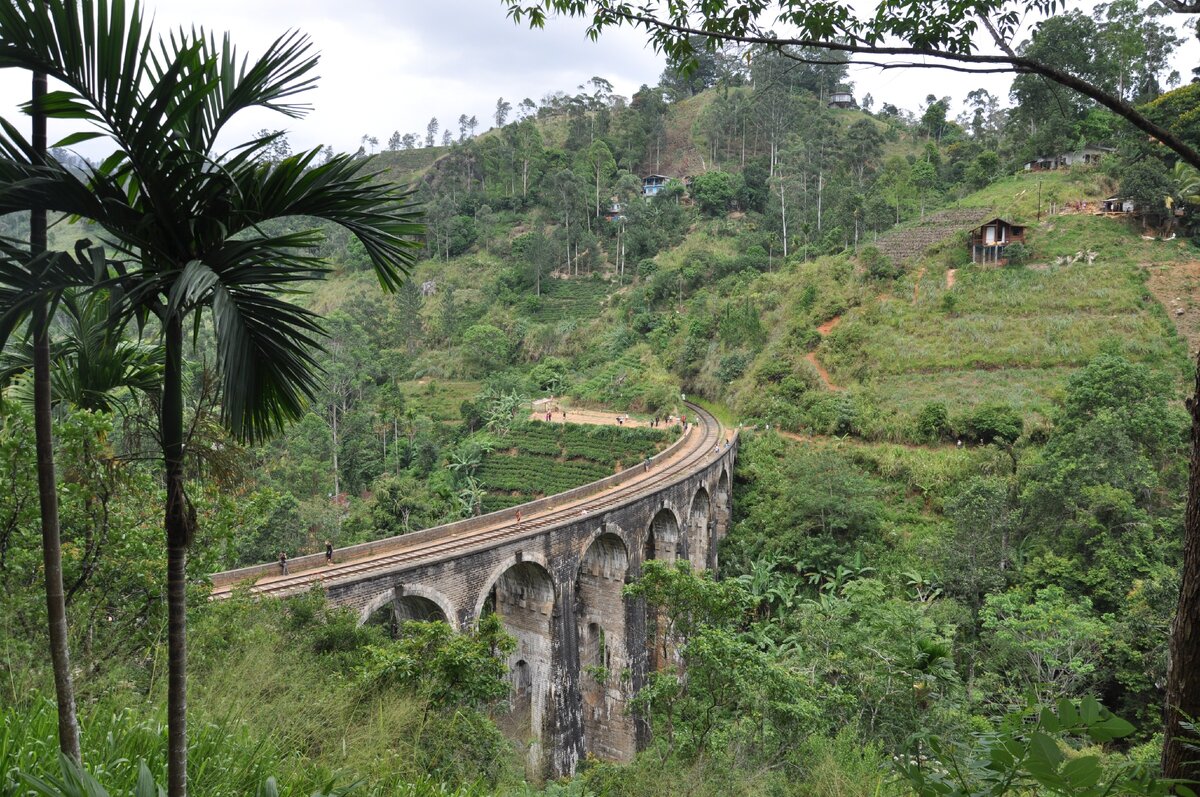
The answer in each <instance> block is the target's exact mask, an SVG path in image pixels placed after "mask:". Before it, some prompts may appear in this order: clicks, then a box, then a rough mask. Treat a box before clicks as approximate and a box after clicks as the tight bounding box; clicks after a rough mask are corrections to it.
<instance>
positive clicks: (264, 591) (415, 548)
mask: <svg viewBox="0 0 1200 797" xmlns="http://www.w3.org/2000/svg"><path fill="white" fill-rule="evenodd" d="M688 413H689V415H690V416H691V417H694V418H695V419H696V420H697V422H696V423H693V424H691V425H690V427H689V429H688V431H687V432H685V434H684V436H683V442H682V444H681V445H680V446H679V448H678V449H677V450H675V451H674V452H672V453H671V455H670V457H669V458H668V459H666V460H665V461H664V462H662V463H658V464H656V465H655V466H654V467H652V468H651V469H650V470H648V471H645V472H644V473H643V474H641V475H639V476H637V477H634V478H632V479H630V480H629V481H627V482H624V483H622V484H619V485H616V486H612V487H607V488H605V487H604V486H603V485H602V482H603V480H601V482H593V485H594V486H596V490H595V492H592V493H588V494H585V495H584V496H583V497H581V498H578V499H576V500H573V501H570V502H568V503H566V504H563V505H562V506H556V507H552V508H549V509H545V510H543V511H540V512H536V513H534V514H531V515H530V516H528V517H525V518H523V520H522V522H521V523H519V524H518V523H516V522H515V518H514V517H513V515H514V513H515V512H516V511H517V510H518V509H522V508H523V507H525V506H529V505H528V504H522V505H520V506H517V507H511V508H509V509H506V510H504V511H503V513H502V514H503V517H497V519H496V523H495V524H494V525H490V526H486V527H484V528H479V529H474V530H467V531H455V529H454V525H455V524H448V525H446V526H444V527H441V528H444V529H445V532H444V534H441V535H438V534H437V531H438V529H437V528H434V529H428V530H426V531H425V533H424V534H422V535H421V536H422V539H419V540H418V539H415V538H414V539H412V540H408V538H409V537H410V536H412V535H401V536H399V537H394V538H392V539H391V540H387V541H383V542H384V543H385V544H386V547H385V549H384V550H378V549H376V550H375V551H373V552H372V553H369V554H366V555H363V556H360V557H357V558H351V559H348V560H346V561H343V562H337V563H336V564H334V565H331V566H325V565H321V566H319V567H316V568H310V569H305V570H302V571H300V572H297V573H294V574H291V575H259V576H258V578H257V580H256V581H254V582H253V583H252V585H251V586H250V588H249V591H250V594H252V595H265V596H273V597H282V596H286V595H293V594H296V593H299V592H303V591H306V590H308V589H310V588H312V587H313V586H315V585H317V584H335V583H337V582H339V581H342V580H343V579H359V578H362V577H363V576H364V575H369V574H376V573H378V574H383V573H387V572H390V571H401V570H405V569H408V568H409V567H414V566H417V565H421V564H426V563H430V562H438V561H445V560H447V559H453V558H454V557H457V556H462V555H465V554H468V553H472V552H475V551H479V550H486V549H488V548H491V547H493V546H495V545H498V544H501V543H506V542H511V541H513V540H518V539H521V538H522V537H527V536H535V535H538V534H541V533H544V532H546V531H548V530H552V529H553V528H554V527H556V526H560V525H566V524H568V523H570V522H572V521H575V520H578V519H579V517H580V516H581V515H588V516H590V515H603V514H604V513H605V512H608V511H611V510H613V509H616V508H618V507H621V506H624V505H625V504H628V503H631V502H634V501H637V500H639V499H641V498H643V497H645V496H646V495H647V494H648V493H653V492H657V491H658V490H660V489H662V488H665V487H668V486H670V485H672V484H674V483H675V482H677V481H680V480H682V479H686V478H687V477H688V475H689V474H691V473H692V471H693V470H694V469H695V468H696V466H698V465H702V464H704V463H705V462H708V461H709V460H710V459H711V458H712V457H714V456H715V455H716V452H717V451H718V450H719V447H720V446H721V444H722V443H723V442H725V441H726V440H727V439H728V440H729V441H731V443H732V437H728V438H727V437H726V435H727V430H726V429H725V428H724V427H723V426H722V425H721V424H720V422H718V421H717V419H716V418H715V417H713V416H712V415H711V414H710V413H708V412H707V411H705V410H704V409H702V408H700V407H697V406H695V405H693V404H689V405H688ZM634 467H639V466H634ZM593 485H585V488H580V489H586V487H588V486H593ZM497 514H498V515H499V514H501V513H497ZM431 534H432V537H431V536H430V535H431ZM406 540H407V542H406ZM344 553H349V552H348V551H344ZM336 554H337V552H335V557H336ZM236 572H237V571H229V572H228V573H224V574H222V573H217V574H214V580H217V579H218V577H221V576H225V578H221V579H220V580H221V581H222V582H223V583H220V584H219V585H218V586H216V587H214V589H213V591H212V595H211V597H212V598H213V599H218V600H219V599H222V598H227V597H229V596H230V595H231V594H232V593H233V591H234V590H236V589H238V588H239V587H241V586H242V585H244V584H246V583H247V582H249V581H251V580H252V578H253V576H249V577H247V578H244V579H242V580H239V581H233V580H231V579H230V578H229V576H230V575H232V574H235V573H236ZM224 582H228V583H224Z"/></svg>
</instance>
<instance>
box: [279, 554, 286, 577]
mask: <svg viewBox="0 0 1200 797" xmlns="http://www.w3.org/2000/svg"><path fill="white" fill-rule="evenodd" d="M279 574H280V575H281V576H286V575H287V574H288V566H287V551H280V552H279Z"/></svg>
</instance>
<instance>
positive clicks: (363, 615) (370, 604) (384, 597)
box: [358, 589, 396, 625]
mask: <svg viewBox="0 0 1200 797" xmlns="http://www.w3.org/2000/svg"><path fill="white" fill-rule="evenodd" d="M395 598H396V590H394V589H389V590H388V591H387V592H381V593H379V594H378V595H376V596H375V597H374V598H371V600H369V601H367V603H366V605H365V606H363V607H362V610H361V611H360V612H359V613H358V624H359V625H364V624H365V623H366V622H367V620H369V619H371V615H373V614H375V612H377V611H379V610H380V609H382V608H383V607H384V606H388V605H390V604H391V603H392V601H393V600H395Z"/></svg>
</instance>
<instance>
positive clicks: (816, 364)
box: [804, 351, 841, 391]
mask: <svg viewBox="0 0 1200 797" xmlns="http://www.w3.org/2000/svg"><path fill="white" fill-rule="evenodd" d="M804 359H806V360H808V361H809V362H810V363H812V366H813V368H815V369H817V376H819V377H821V382H822V383H823V384H824V385H825V389H826V390H834V391H836V390H841V388H840V387H838V386H837V385H835V384H834V383H833V379H831V378H830V376H829V372H828V371H826V370H825V366H823V365H821V361H820V360H818V359H817V353H816V352H815V351H810V352H809V353H808V354H806V355H804Z"/></svg>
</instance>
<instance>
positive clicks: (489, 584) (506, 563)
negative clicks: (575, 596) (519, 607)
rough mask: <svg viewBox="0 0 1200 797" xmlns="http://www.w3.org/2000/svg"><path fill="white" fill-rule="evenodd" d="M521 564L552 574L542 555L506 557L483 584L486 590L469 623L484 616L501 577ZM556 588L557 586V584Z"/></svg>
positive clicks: (525, 554) (476, 601)
mask: <svg viewBox="0 0 1200 797" xmlns="http://www.w3.org/2000/svg"><path fill="white" fill-rule="evenodd" d="M521 563H530V564H535V565H537V566H539V567H540V568H541V569H542V570H543V571H545V572H546V574H547V575H549V574H550V572H551V570H550V565H549V563H548V562H547V561H546V558H545V557H544V556H542V555H541V554H540V553H536V552H526V551H522V552H520V553H514V554H511V555H509V556H506V557H504V559H503V560H502V561H501V562H500V563H499V564H498V565H496V566H495V567H493V568H492V571H491V572H490V573H488V577H487V579H486V580H485V581H484V582H483V583H484V588H483V590H482V591H480V593H479V597H478V598H476V599H475V606H474V608H473V612H472V614H471V616H470V617H469V618H467V620H468V622H473V621H475V620H478V619H479V617H480V616H481V615H482V614H483V606H484V604H485V603H487V601H488V598H490V597H491V596H492V593H494V592H495V590H496V583H497V582H498V581H499V580H500V577H501V576H502V575H504V574H505V573H506V572H507V571H508V570H510V569H512V568H513V567H515V566H516V565H518V564H521ZM550 581H551V583H552V584H553V582H554V579H553V577H552V576H551V577H550ZM554 586H557V585H556V584H555V585H554Z"/></svg>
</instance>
